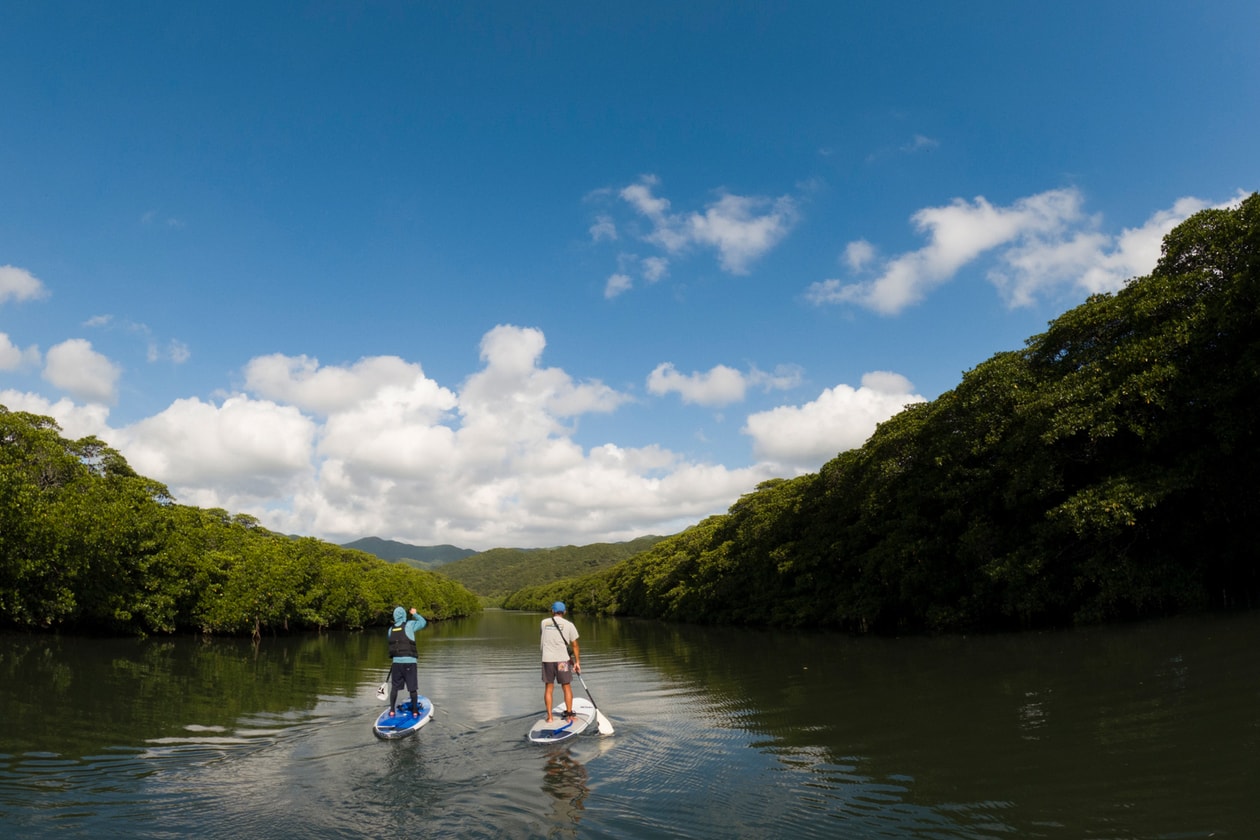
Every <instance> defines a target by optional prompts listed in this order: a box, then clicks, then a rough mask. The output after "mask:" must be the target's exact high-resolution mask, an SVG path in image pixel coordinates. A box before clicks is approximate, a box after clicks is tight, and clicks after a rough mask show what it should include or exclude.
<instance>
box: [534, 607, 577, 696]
mask: <svg viewBox="0 0 1260 840" xmlns="http://www.w3.org/2000/svg"><path fill="white" fill-rule="evenodd" d="M564 611H565V607H564V602H563V601H556V602H555V603H554V604H552V605H551V618H544V619H543V621H542V681H543V686H544V688H543V705H544V707H545V708H546V709H547V720H552V716H551V696H552V691H551V689H552V686H553V685H555V684H556V683H559V684H560V685H561V686H562V687H563V688H564V709H565V711H564V713H563V717H564V718H566V719H568V718H571V717H573V686H572V684H571V683H572V682H573V675H574V674H575V673H576V674H580V673H581V672H582V654H581V652H580V651H579V650H578V629H577V627H575V626H574V625H573V622H572V621H569V620H568V619H567V618H565V617H564ZM570 646H572V648H573V652H572V653H569V647H570Z"/></svg>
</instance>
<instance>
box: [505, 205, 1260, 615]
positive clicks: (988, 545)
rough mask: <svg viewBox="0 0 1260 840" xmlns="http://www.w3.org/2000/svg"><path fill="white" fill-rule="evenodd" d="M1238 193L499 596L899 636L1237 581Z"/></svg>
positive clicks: (1249, 212)
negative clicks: (950, 362) (635, 531)
mask: <svg viewBox="0 0 1260 840" xmlns="http://www.w3.org/2000/svg"><path fill="white" fill-rule="evenodd" d="M1258 407H1260V195H1252V196H1250V197H1249V198H1247V199H1246V200H1245V201H1243V202H1242V203H1241V205H1240V206H1238V207H1236V208H1234V209H1225V210H1207V211H1204V212H1201V213H1198V214H1196V215H1195V216H1193V217H1191V218H1190V219H1187V220H1186V221H1185V222H1184V223H1182V224H1181V225H1179V226H1178V227H1177V228H1176V229H1175V230H1173V231H1172V232H1171V233H1170V234H1169V235H1168V236H1167V237H1166V238H1165V240H1164V248H1163V256H1162V258H1161V259H1160V261H1159V263H1158V265H1157V267H1156V269H1155V270H1154V272H1153V273H1152V274H1151V275H1150V276H1147V277H1143V278H1137V279H1134V280H1131V281H1130V282H1129V283H1128V284H1127V285H1126V286H1125V287H1124V288H1123V289H1122V290H1120V291H1119V292H1117V293H1115V294H1100V295H1095V296H1092V297H1091V298H1089V299H1088V300H1087V301H1086V302H1085V303H1083V304H1081V305H1080V306H1078V307H1076V308H1075V309H1072V310H1071V311H1068V312H1067V313H1065V314H1064V315H1062V316H1060V317H1059V318H1057V319H1056V320H1055V321H1053V322H1052V323H1051V324H1050V326H1049V329H1048V330H1047V331H1046V332H1044V333H1042V334H1041V335H1037V336H1034V337H1033V338H1031V339H1029V340H1028V341H1027V342H1026V346H1025V348H1024V349H1023V350H1022V351H1013V352H1004V353H999V354H997V355H996V356H994V357H993V358H991V359H989V360H988V361H986V362H984V363H983V364H981V365H979V366H978V367H976V368H975V369H973V370H971V371H969V372H967V373H966V374H965V375H964V376H963V378H962V381H961V383H960V384H959V385H958V387H957V388H955V389H954V390H952V391H950V392H948V393H945V394H943V395H942V396H940V397H939V398H937V399H936V400H934V401H932V402H930V403H924V404H919V405H914V406H911V407H909V408H907V409H906V410H904V411H902V412H901V413H900V414H898V415H896V416H895V417H893V418H891V419H890V420H888V421H887V422H885V423H883V424H881V425H880V426H879V427H878V429H877V430H876V432H875V434H874V435H872V436H871V438H870V439H869V440H868V441H867V443H866V444H865V445H864V446H862V447H861V448H860V449H857V450H852V451H849V452H845V453H842V454H841V455H839V456H838V457H837V458H835V459H834V460H832V461H831V462H829V463H827V464H826V465H825V466H824V467H823V468H822V470H821V471H820V472H819V473H817V474H812V475H807V476H803V477H800V478H796V479H793V480H790V481H788V480H780V481H772V482H767V483H766V484H763V485H762V486H760V487H759V488H757V490H756V492H754V493H750V494H749V495H747V496H745V497H743V498H742V499H740V500H739V501H738V502H737V503H736V504H735V505H734V506H732V507H731V508H730V510H729V512H728V513H726V514H724V515H721V516H715V517H712V518H710V519H708V520H706V521H704V522H701V523H700V524H698V525H697V526H695V527H694V528H691V529H690V530H688V531H686V532H684V533H682V534H679V535H677V536H675V537H671V538H668V539H666V540H664V541H662V542H660V543H658V544H656V545H655V546H654V547H653V548H652V549H650V550H648V551H646V552H644V553H642V554H640V555H637V556H635V557H633V558H630V559H628V560H627V561H625V562H623V563H621V564H618V565H617V566H614V567H613V568H611V569H610V570H607V571H605V572H600V573H595V574H590V575H585V576H581V577H577V578H573V579H570V580H566V581H563V582H561V583H558V584H551V585H546V586H535V587H531V588H528V589H524V590H521V591H520V592H517V593H515V594H513V595H512V596H510V597H509V598H508V599H507V600H506V601H505V605H506V606H509V607H517V608H531V609H541V608H543V607H544V605H545V604H547V603H548V602H550V601H551V600H552V599H553V598H557V597H559V598H564V599H565V600H567V601H569V602H571V603H572V604H573V606H574V607H575V608H576V609H578V610H586V611H595V612H607V613H613V614H628V615H638V616H658V617H667V618H673V619H681V620H688V621H696V622H723V623H759V624H772V625H781V626H806V625H808V626H830V627H838V628H845V629H851V630H855V631H863V632H864V631H874V632H905V631H917V630H965V629H997V628H1027V627H1039V626H1051V625H1062V624H1068V623H1073V622H1096V621H1105V620H1116V619H1127V618H1136V617H1144V616H1154V615H1164V614H1169V613H1173V612H1178V611H1186V610H1199V609H1207V608H1231V607H1239V606H1243V607H1249V606H1254V605H1255V604H1256V603H1257V598H1258V596H1260V562H1258V561H1260V547H1258V545H1260V544H1258V543H1257V540H1256V539H1255V534H1254V532H1253V531H1252V530H1251V524H1252V522H1253V521H1254V520H1255V519H1256V517H1257V514H1260V490H1258V488H1257V482H1256V476H1257V475H1260V457H1258V456H1260V448H1258V444H1260V428H1258V423H1260V420H1258V419H1257V418H1258V417H1260V414H1258V412H1257V408H1258Z"/></svg>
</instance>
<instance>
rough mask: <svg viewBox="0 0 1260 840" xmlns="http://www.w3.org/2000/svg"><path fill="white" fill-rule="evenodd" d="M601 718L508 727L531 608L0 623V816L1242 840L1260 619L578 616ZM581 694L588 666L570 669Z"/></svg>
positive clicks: (310, 826)
mask: <svg viewBox="0 0 1260 840" xmlns="http://www.w3.org/2000/svg"><path fill="white" fill-rule="evenodd" d="M574 618H575V620H576V621H577V624H578V627H579V629H580V630H581V632H582V640H581V641H582V651H583V662H584V664H585V670H584V675H585V677H586V683H587V686H588V687H589V689H590V692H591V694H593V695H594V699H595V701H596V703H597V704H598V705H599V707H600V708H601V710H603V711H604V713H605V714H606V715H607V716H608V717H609V719H610V720H611V721H612V722H613V723H614V725H615V726H616V728H617V733H616V734H615V735H613V736H610V737H600V736H599V735H595V734H592V735H589V736H583V737H582V738H580V739H577V743H574V744H572V745H571V746H568V747H564V748H554V747H552V748H546V747H539V746H536V745H532V744H530V743H528V742H527V741H526V740H525V733H526V731H527V730H528V728H529V724H530V723H531V722H532V721H533V719H534V718H535V717H536V716H537V715H538V714H539V713H540V712H541V710H542V691H541V684H540V683H539V682H538V675H537V671H538V668H537V633H538V631H537V627H538V622H539V620H540V619H541V616H537V615H524V614H518V613H503V612H488V613H486V614H484V615H483V616H480V617H477V618H474V619H469V620H465V621H460V622H447V623H443V624H441V625H436V626H434V625H430V627H429V629H427V630H425V631H424V633H422V634H421V637H420V639H421V647H420V649H421V654H420V656H421V663H420V667H421V690H422V691H423V692H424V693H425V694H427V695H429V696H430V697H431V698H432V699H433V700H434V701H435V704H436V706H437V709H438V714H437V717H436V718H435V720H434V722H433V723H431V724H430V725H429V726H428V727H426V728H425V729H423V730H421V732H420V733H419V735H418V736H416V737H414V738H409V739H406V740H403V741H394V742H383V741H377V740H376V739H374V738H373V737H372V735H371V731H370V727H371V722H372V720H373V718H374V717H375V715H376V713H377V712H378V711H379V709H380V707H379V704H378V703H377V701H376V699H375V687H376V685H377V684H378V683H379V682H380V681H381V679H382V678H383V676H384V674H385V670H386V667H387V663H386V662H385V660H384V657H385V640H384V637H383V634H381V633H369V634H335V635H329V636H323V637H309V638H298V639H267V640H264V641H263V642H262V644H261V645H259V646H257V647H255V646H254V645H252V644H250V643H248V642H235V641H232V642H225V641H212V642H203V641H201V640H198V639H191V638H181V639H176V640H146V641H134V640H108V641H102V640H78V639H48V638H39V637H26V636H0V828H2V829H3V833H4V835H5V836H6V837H52V836H57V837H61V838H64V837H92V838H107V837H124V836H126V837H153V838H160V837H171V838H176V837H179V838H182V837H188V836H193V835H196V836H199V837H203V838H229V837H230V838H238V837H241V838H291V837H302V838H330V837H387V836H396V835H398V836H407V837H413V838H415V837H438V836H449V837H493V838H496V840H498V839H499V838H515V837H522V838H532V837H581V838H588V837H590V838H598V837H615V838H641V837H696V838H731V837H748V838H766V837H785V838H786V837H793V838H795V837H806V838H808V837H818V838H823V837H826V838H843V837H855V838H871V837H889V838H895V837H911V838H1011V837H1020V838H1023V837H1046V838H1095V837H1096V838H1199V837H1202V838H1207V837H1232V838H1252V837H1260V614H1248V615H1242V616H1227V617H1218V618H1210V619H1190V620H1174V621H1167V622H1160V623H1155V624H1144V625H1139V626H1129V627H1121V628H1108V629H1102V630H1089V631H1073V632H1063V633H1053V634H1036V635H1021V636H1002V637H979V638H945V639H854V638H849V637H846V636H840V635H829V634H798V633H773V632H762V631H751V630H733V629H712V628H701V627H688V626H675V625H661V624H656V623H651V622H639V621H616V620H595V619H591V618H586V617H583V616H580V615H579V616H575V617H574ZM576 688H577V691H578V694H579V695H581V693H582V689H581V686H580V685H577V686H576Z"/></svg>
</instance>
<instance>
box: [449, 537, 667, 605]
mask: <svg viewBox="0 0 1260 840" xmlns="http://www.w3.org/2000/svg"><path fill="white" fill-rule="evenodd" d="M662 539H664V538H663V537H655V536H647V537H639V538H638V539H634V540H630V541H629V542H620V543H593V544H591V545H583V546H575V545H565V546H560V547H558V548H492V549H490V550H489V551H484V552H482V553H481V554H474V555H472V556H471V557H466V558H464V559H462V560H456V561H454V562H452V563H447V564H446V565H444V566H442V567H440V569H439V571H440V572H441V573H442V574H443V575H445V576H446V577H449V578H451V579H453V580H456V581H458V582H459V583H462V584H463V585H464V586H466V587H468V588H469V589H471V590H472V591H473V592H475V593H477V594H478V595H481V596H483V597H485V598H487V599H490V600H494V599H499V598H503V597H504V596H505V595H507V594H509V593H511V592H514V591H516V590H517V589H520V588H521V587H523V586H528V585H532V584H541V583H548V582H550V581H553V580H560V579H562V578H566V577H573V576H574V575H580V574H587V573H589V572H593V571H597V570H599V569H604V568H607V567H609V566H612V565H613V564H615V563H617V562H619V561H621V560H625V559H626V558H627V557H632V556H634V555H635V554H638V553H639V552H641V551H643V550H645V549H647V548H650V547H651V546H653V545H655V544H656V543H658V542H660V541H661V540H662Z"/></svg>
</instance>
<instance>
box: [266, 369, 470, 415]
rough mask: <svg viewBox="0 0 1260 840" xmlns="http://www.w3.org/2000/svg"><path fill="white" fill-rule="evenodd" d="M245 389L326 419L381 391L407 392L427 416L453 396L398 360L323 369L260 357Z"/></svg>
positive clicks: (438, 411) (443, 408)
mask: <svg viewBox="0 0 1260 840" xmlns="http://www.w3.org/2000/svg"><path fill="white" fill-rule="evenodd" d="M245 387H246V388H247V389H248V390H249V391H251V392H253V393H255V394H258V395H259V396H261V397H264V398H266V399H271V400H276V401H278V402H284V403H290V404H292V405H295V406H297V407H298V408H300V409H302V410H303V411H310V412H314V413H316V414H325V415H327V414H333V413H335V412H338V411H344V410H347V409H352V408H354V407H356V406H359V405H361V404H362V403H363V402H364V401H366V400H370V399H374V398H377V397H378V396H379V395H380V394H381V393H382V392H383V391H385V390H386V389H390V390H392V391H394V392H395V393H397V392H406V393H407V394H409V395H410V396H409V399H412V400H413V401H414V402H415V403H416V404H423V405H425V406H427V408H428V410H429V416H430V417H439V416H441V415H442V414H443V413H445V412H447V411H449V410H451V409H452V408H454V407H455V395H454V394H453V393H451V392H450V391H448V390H447V389H445V388H442V387H441V386H439V385H438V384H437V383H436V382H434V381H433V380H431V379H429V378H427V377H426V376H425V375H424V371H423V370H422V369H421V367H420V365H418V364H413V363H410V362H405V361H403V360H402V359H400V358H398V357H397V356H375V357H372V358H367V359H360V360H359V361H358V362H356V363H354V364H353V365H351V366H349V367H340V366H333V367H323V368H321V367H320V366H319V360H318V359H313V358H311V357H309V356H285V355H282V354H280V353H276V354H273V355H270V356H259V357H257V358H254V359H251V360H250V361H249V363H248V364H246V365H245Z"/></svg>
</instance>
